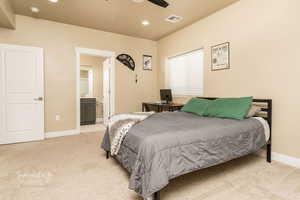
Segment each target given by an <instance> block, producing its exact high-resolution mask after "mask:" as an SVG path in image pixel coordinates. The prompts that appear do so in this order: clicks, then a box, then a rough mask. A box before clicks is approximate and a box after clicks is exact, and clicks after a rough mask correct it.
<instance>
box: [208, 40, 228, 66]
mask: <svg viewBox="0 0 300 200" xmlns="http://www.w3.org/2000/svg"><path fill="white" fill-rule="evenodd" d="M224 69H230V43H229V42H226V43H222V44H218V45H215V46H212V47H211V70H212V71H217V70H224Z"/></svg>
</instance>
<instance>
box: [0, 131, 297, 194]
mask: <svg viewBox="0 0 300 200" xmlns="http://www.w3.org/2000/svg"><path fill="white" fill-rule="evenodd" d="M101 137H102V134H100V133H97V134H96V133H88V134H81V135H77V136H68V137H61V138H55V139H49V140H45V141H42V142H32V143H23V144H16V145H5V146H1V147H0V200H140V198H139V197H137V195H136V194H135V193H134V192H132V191H130V190H128V189H127V188H128V175H127V173H126V171H125V170H124V169H122V168H121V167H120V166H119V165H118V163H117V162H116V161H114V160H113V159H110V160H106V159H105V154H104V152H103V151H102V150H101V149H100V148H99V144H100V139H101ZM227 199H228V200H229V199H230V200H300V169H295V168H292V167H289V166H285V165H282V164H279V163H276V162H274V163H272V164H271V165H270V164H267V163H266V162H265V160H264V159H262V158H260V157H256V156H248V157H245V158H242V159H238V160H235V161H231V162H229V163H226V164H223V165H220V166H217V167H212V168H209V169H205V170H200V171H199V172H195V173H191V174H188V175H185V176H182V177H179V178H177V179H175V180H173V181H172V182H171V183H170V184H169V186H168V187H167V188H165V189H164V190H163V191H162V200H227Z"/></svg>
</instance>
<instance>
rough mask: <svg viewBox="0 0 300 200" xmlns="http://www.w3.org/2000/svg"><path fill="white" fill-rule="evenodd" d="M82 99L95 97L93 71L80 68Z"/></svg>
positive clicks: (87, 68)
mask: <svg viewBox="0 0 300 200" xmlns="http://www.w3.org/2000/svg"><path fill="white" fill-rule="evenodd" d="M80 97H93V70H92V69H91V67H89V66H80Z"/></svg>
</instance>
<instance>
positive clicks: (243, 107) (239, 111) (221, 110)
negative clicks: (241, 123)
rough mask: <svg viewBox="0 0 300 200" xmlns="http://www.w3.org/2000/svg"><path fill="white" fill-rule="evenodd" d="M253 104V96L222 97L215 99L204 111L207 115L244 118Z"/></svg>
mask: <svg viewBox="0 0 300 200" xmlns="http://www.w3.org/2000/svg"><path fill="white" fill-rule="evenodd" d="M251 105H252V97H242V98H220V99H216V100H214V101H213V102H212V103H211V104H210V105H209V106H208V108H207V109H206V110H205V112H204V113H203V115H204V116H207V117H219V118H231V119H238V120H243V119H245V117H246V115H247V114H248V111H249V109H250V108H251Z"/></svg>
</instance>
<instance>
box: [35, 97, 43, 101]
mask: <svg viewBox="0 0 300 200" xmlns="http://www.w3.org/2000/svg"><path fill="white" fill-rule="evenodd" d="M34 100H35V101H43V100H44V98H43V97H39V98H35V99H34Z"/></svg>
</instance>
